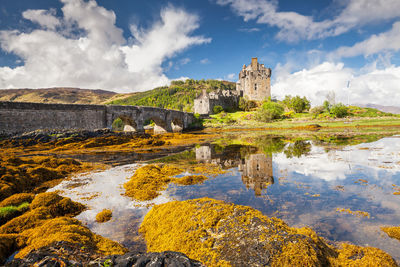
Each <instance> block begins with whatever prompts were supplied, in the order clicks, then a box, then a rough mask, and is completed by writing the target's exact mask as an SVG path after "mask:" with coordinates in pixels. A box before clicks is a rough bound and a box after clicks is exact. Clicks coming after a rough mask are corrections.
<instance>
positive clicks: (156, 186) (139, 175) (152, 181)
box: [124, 164, 208, 201]
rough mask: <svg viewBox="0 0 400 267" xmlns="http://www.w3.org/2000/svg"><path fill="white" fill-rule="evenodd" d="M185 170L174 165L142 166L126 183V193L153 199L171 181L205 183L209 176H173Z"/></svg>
mask: <svg viewBox="0 0 400 267" xmlns="http://www.w3.org/2000/svg"><path fill="white" fill-rule="evenodd" d="M182 172H183V169H180V168H177V167H174V165H166V164H164V165H157V164H149V165H145V166H143V167H140V168H138V169H137V170H136V172H135V174H134V175H133V176H132V177H131V178H130V180H129V181H128V182H126V183H125V184H124V188H125V195H127V196H129V197H131V198H134V199H136V200H141V201H146V200H152V199H154V198H156V197H157V196H159V195H160V191H162V190H165V189H166V188H167V186H168V184H169V183H175V184H178V185H193V184H200V183H203V182H204V181H205V180H207V179H208V177H206V176H204V175H187V176H184V177H181V178H178V177H173V176H175V175H178V174H180V173H182Z"/></svg>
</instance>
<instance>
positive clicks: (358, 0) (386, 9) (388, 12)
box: [216, 0, 400, 42]
mask: <svg viewBox="0 0 400 267" xmlns="http://www.w3.org/2000/svg"><path fill="white" fill-rule="evenodd" d="M216 2H217V4H219V5H230V6H231V8H232V9H233V11H234V12H235V13H237V14H238V15H239V16H242V17H243V19H244V21H249V20H255V21H256V22H257V23H260V24H267V25H270V26H275V27H278V28H279V32H278V33H277V36H276V37H277V38H278V39H280V40H286V41H289V42H295V41H298V40H299V39H308V40H311V39H318V38H325V37H328V36H337V35H340V34H342V33H345V32H347V31H349V30H351V29H354V28H357V27H360V26H363V25H366V24H373V23H377V22H381V21H385V20H389V19H394V18H398V17H400V1H398V0H376V1H371V0H348V1H346V2H347V5H346V6H345V7H344V8H343V9H342V10H341V12H340V13H339V14H338V15H337V16H336V17H335V18H332V19H326V20H323V21H316V20H314V18H313V17H311V16H304V15H301V14H299V13H296V12H282V11H278V1H276V0H216Z"/></svg>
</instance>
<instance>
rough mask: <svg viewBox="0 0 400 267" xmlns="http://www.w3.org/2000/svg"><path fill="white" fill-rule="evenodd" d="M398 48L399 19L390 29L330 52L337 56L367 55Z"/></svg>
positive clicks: (399, 43)
mask: <svg viewBox="0 0 400 267" xmlns="http://www.w3.org/2000/svg"><path fill="white" fill-rule="evenodd" d="M399 50H400V21H399V22H396V23H394V24H393V26H392V29H391V30H389V31H387V32H383V33H381V34H378V35H372V36H371V37H369V38H368V39H366V40H364V41H362V42H359V43H356V44H354V45H353V46H350V47H349V46H343V47H339V48H338V49H337V50H336V51H334V52H333V53H332V55H333V56H338V57H354V56H359V55H364V56H369V55H373V54H377V53H381V52H386V51H399Z"/></svg>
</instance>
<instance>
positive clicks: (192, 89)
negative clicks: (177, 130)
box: [107, 79, 236, 112]
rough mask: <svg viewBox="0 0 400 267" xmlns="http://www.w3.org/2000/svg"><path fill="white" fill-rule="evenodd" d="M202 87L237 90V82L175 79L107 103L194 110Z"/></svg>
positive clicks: (210, 89)
mask: <svg viewBox="0 0 400 267" xmlns="http://www.w3.org/2000/svg"><path fill="white" fill-rule="evenodd" d="M202 89H206V90H207V92H211V91H212V90H215V89H221V90H236V83H234V82H228V81H218V80H193V79H188V80H186V81H173V82H172V83H171V85H170V86H163V87H157V88H155V89H153V90H149V91H145V92H140V93H134V94H130V95H128V96H126V97H122V98H121V97H119V96H118V98H117V99H114V100H112V101H110V102H107V104H112V105H133V106H149V107H160V108H168V109H175V110H182V111H187V112H193V101H194V99H195V98H196V95H198V94H199V93H201V91H202Z"/></svg>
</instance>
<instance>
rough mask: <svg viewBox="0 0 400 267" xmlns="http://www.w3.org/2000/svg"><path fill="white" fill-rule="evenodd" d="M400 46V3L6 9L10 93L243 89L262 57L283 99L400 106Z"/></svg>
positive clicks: (212, 0)
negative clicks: (182, 83)
mask: <svg viewBox="0 0 400 267" xmlns="http://www.w3.org/2000/svg"><path fill="white" fill-rule="evenodd" d="M399 49H400V1H399V0H330V1H329V0H305V1H297V0H292V1H290V0H285V1H278V0H171V1H164V0H163V1H161V0H158V1H156V0H146V1H138V0H118V1H111V0H96V1H95V0H35V1H32V0H2V1H1V3H0V88H3V89H5V88H43V87H55V86H71V87H80V88H91V89H92V88H96V89H98V88H99V89H107V90H113V91H117V92H133V91H144V90H148V89H152V88H154V87H156V86H161V85H165V84H168V83H169V82H170V81H171V80H174V79H182V78H187V77H189V78H194V79H203V78H204V79H224V80H231V81H236V80H237V74H238V72H239V71H240V69H241V67H242V65H243V64H249V63H250V59H251V57H258V58H259V61H260V62H261V63H264V64H265V65H267V66H269V67H270V68H271V69H272V95H273V96H276V97H278V98H282V97H283V96H284V95H286V94H291V95H301V96H307V97H308V98H309V99H311V100H312V104H313V105H317V104H320V103H321V102H322V101H323V100H325V98H326V95H327V94H328V93H330V94H332V92H334V93H335V96H336V101H338V102H339V101H340V102H343V103H345V104H347V102H350V103H375V104H382V105H396V106H400V103H398V99H400V52H399ZM349 81H350V83H349ZM348 84H349V87H348V88H347V85H348Z"/></svg>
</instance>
